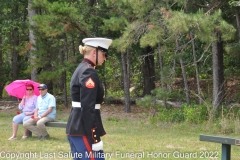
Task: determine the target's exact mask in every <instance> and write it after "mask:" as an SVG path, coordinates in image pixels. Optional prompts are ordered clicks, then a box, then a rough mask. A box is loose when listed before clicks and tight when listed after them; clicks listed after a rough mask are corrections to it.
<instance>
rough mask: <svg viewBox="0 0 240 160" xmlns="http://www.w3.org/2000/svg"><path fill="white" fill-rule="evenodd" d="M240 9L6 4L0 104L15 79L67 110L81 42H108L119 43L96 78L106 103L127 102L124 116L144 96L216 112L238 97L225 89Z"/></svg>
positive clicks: (116, 2)
mask: <svg viewBox="0 0 240 160" xmlns="http://www.w3.org/2000/svg"><path fill="white" fill-rule="evenodd" d="M239 6H240V4H239V1H226V0H208V1H205V0H197V1H195V0H192V1H187V0H178V1H176V0H162V1H161V2H159V1H158V0H148V1H145V0H131V1H124V0H58V1H56V0H28V1H27V0H10V1H9V0H2V1H1V6H0V26H1V30H0V45H1V47H0V98H6V97H7V95H6V92H5V91H4V86H6V85H7V84H8V83H10V82H11V81H13V80H16V79H32V80H36V81H38V82H40V83H47V84H48V85H49V86H50V92H52V93H53V94H54V95H56V96H60V97H62V98H63V99H64V102H65V105H66V106H67V97H69V82H70V78H71V75H72V73H73V70H74V69H75V68H76V66H77V65H78V63H79V62H80V61H81V59H82V58H83V57H82V56H81V55H80V54H79V51H78V46H79V45H80V44H81V40H82V39H83V38H86V37H108V38H112V39H113V40H114V41H113V44H112V46H111V47H110V50H109V54H110V57H109V58H108V60H107V61H106V63H105V65H104V66H101V67H99V68H98V72H99V75H100V77H101V80H102V82H103V84H104V86H105V90H106V97H107V98H109V97H125V101H124V103H125V112H130V111H131V109H130V102H131V98H134V97H144V96H145V100H146V99H147V97H148V96H150V97H151V98H152V100H153V101H152V102H154V103H155V102H157V101H156V100H162V101H163V103H161V104H162V105H163V106H164V107H165V108H166V107H167V106H168V105H169V103H168V101H179V102H182V103H185V104H187V105H191V104H203V102H204V101H206V100H209V101H210V102H211V103H212V107H213V108H219V106H220V105H221V104H223V102H227V101H229V100H233V99H236V98H238V92H236V94H234V95H232V94H229V91H228V89H229V82H236V81H237V82H238V80H239V78H238V77H239V74H240V72H239V68H240V65H239V61H240V56H239V53H240V18H239ZM178 82H180V83H178ZM192 84H193V85H192ZM203 84H204V85H203ZM232 84H233V83H232ZM130 88H131V89H130ZM129 89H130V91H131V92H130V91H129ZM235 89H236V90H237V91H238V87H237V86H235ZM150 103H151V101H149V103H148V106H150Z"/></svg>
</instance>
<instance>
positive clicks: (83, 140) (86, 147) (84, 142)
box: [68, 136, 104, 160]
mask: <svg viewBox="0 0 240 160" xmlns="http://www.w3.org/2000/svg"><path fill="white" fill-rule="evenodd" d="M68 141H69V144H70V148H71V153H72V157H73V159H74V160H79V159H81V160H104V156H103V155H104V153H103V150H101V151H97V152H96V151H92V147H91V145H90V143H89V140H88V139H87V137H86V136H68Z"/></svg>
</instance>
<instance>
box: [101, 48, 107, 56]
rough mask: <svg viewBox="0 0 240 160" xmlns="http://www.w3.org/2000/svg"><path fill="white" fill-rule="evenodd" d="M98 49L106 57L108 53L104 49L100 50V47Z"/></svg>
mask: <svg viewBox="0 0 240 160" xmlns="http://www.w3.org/2000/svg"><path fill="white" fill-rule="evenodd" d="M100 51H102V52H103V54H104V56H105V57H106V58H107V57H108V54H107V51H106V50H102V49H100Z"/></svg>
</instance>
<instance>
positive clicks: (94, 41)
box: [82, 38, 112, 49]
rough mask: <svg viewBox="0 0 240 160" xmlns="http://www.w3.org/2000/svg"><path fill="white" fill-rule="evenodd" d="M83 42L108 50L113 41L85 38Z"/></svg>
mask: <svg viewBox="0 0 240 160" xmlns="http://www.w3.org/2000/svg"><path fill="white" fill-rule="evenodd" d="M82 42H83V43H84V44H85V45H87V46H92V47H101V48H104V49H108V47H109V46H110V45H111V43H112V40H111V39H107V38H85V39H83V40H82Z"/></svg>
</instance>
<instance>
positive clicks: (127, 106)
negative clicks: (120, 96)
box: [121, 50, 131, 113]
mask: <svg viewBox="0 0 240 160" xmlns="http://www.w3.org/2000/svg"><path fill="white" fill-rule="evenodd" d="M121 59H122V69H123V85H124V97H125V98H124V102H125V107H124V112H126V113H129V112H131V108H130V92H129V88H130V82H129V73H130V72H129V68H130V67H129V65H130V62H129V61H130V60H129V50H127V56H126V57H125V54H124V52H121Z"/></svg>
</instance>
